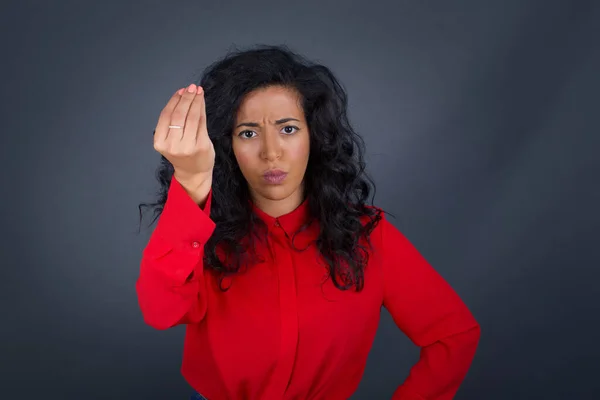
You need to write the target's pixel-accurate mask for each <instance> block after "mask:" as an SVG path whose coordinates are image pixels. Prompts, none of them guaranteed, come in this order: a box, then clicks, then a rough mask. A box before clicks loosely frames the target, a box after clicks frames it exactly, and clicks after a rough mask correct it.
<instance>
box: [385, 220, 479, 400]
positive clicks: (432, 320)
mask: <svg viewBox="0 0 600 400" xmlns="http://www.w3.org/2000/svg"><path fill="white" fill-rule="evenodd" d="M383 223H384V227H383V237H384V254H385V260H384V304H383V305H384V306H385V307H386V309H387V310H388V311H389V312H390V314H391V316H392V317H393V319H394V322H395V323H396V325H397V326H398V327H399V328H400V329H401V330H402V331H403V332H404V333H405V334H406V335H407V336H408V337H409V339H410V340H411V341H412V342H413V343H414V344H415V345H417V346H419V347H420V348H421V352H420V358H419V361H418V362H417V363H416V364H415V365H414V366H413V367H412V368H411V370H410V374H409V376H408V377H407V379H406V380H405V381H404V383H403V384H402V385H400V386H399V387H398V389H397V390H396V391H395V393H394V396H393V399H394V400H425V399H427V400H450V399H452V398H454V395H455V394H456V392H457V391H458V388H459V386H460V384H461V383H462V381H463V379H464V378H465V376H466V374H467V371H468V370H469V367H470V365H471V362H472V360H473V357H474V355H475V351H476V349H477V345H478V342H479V336H480V327H479V324H478V323H477V321H476V320H475V318H474V317H473V315H472V314H471V312H470V311H469V309H468V308H467V306H466V305H465V304H464V303H463V301H462V300H461V299H460V297H459V296H458V294H457V293H456V292H455V291H454V290H453V289H452V288H451V287H450V285H449V284H448V283H447V282H446V281H445V280H444V279H443V278H442V277H441V276H440V275H439V274H438V273H437V272H436V271H435V270H434V269H433V268H432V267H431V265H429V263H428V262H427V261H426V260H425V258H424V257H423V256H422V255H421V254H420V253H419V252H418V251H417V249H416V248H415V247H414V246H413V245H412V244H411V243H410V242H409V240H408V239H407V238H406V237H405V236H404V235H403V234H402V233H400V232H399V231H398V230H397V229H396V228H395V227H394V226H393V225H391V224H390V223H389V222H388V221H387V220H384V221H383Z"/></svg>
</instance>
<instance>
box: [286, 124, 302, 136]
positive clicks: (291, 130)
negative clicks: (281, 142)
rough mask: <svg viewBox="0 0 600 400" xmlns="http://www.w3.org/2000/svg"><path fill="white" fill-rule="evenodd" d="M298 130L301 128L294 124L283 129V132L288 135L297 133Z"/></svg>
mask: <svg viewBox="0 0 600 400" xmlns="http://www.w3.org/2000/svg"><path fill="white" fill-rule="evenodd" d="M298 130H299V128H298V127H297V126H293V125H288V126H286V127H284V128H283V129H282V131H283V133H285V134H286V135H291V134H292V133H296V131H298Z"/></svg>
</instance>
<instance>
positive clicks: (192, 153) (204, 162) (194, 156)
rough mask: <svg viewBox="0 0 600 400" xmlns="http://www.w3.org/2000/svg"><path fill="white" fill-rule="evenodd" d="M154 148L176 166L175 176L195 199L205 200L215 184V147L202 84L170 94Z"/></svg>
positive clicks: (162, 114)
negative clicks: (210, 136)
mask: <svg viewBox="0 0 600 400" xmlns="http://www.w3.org/2000/svg"><path fill="white" fill-rule="evenodd" d="M180 93H181V94H180ZM169 125H179V126H181V127H182V128H181V129H178V128H169ZM154 149H155V150H156V151H158V152H159V153H160V154H162V155H163V156H164V157H165V158H166V159H167V160H169V162H170V163H171V164H172V165H173V168H174V169H175V172H174V176H175V178H176V179H177V181H178V182H179V183H180V184H181V185H182V186H184V188H185V189H186V190H187V191H188V193H189V194H190V195H191V196H192V198H194V200H195V201H196V202H197V203H198V202H202V200H203V199H205V197H206V196H207V195H208V191H209V190H210V186H211V184H212V172H213V167H214V165H215V149H214V146H213V144H212V142H211V141H210V138H209V137H208V130H207V128H206V109H205V104H204V91H203V89H202V88H201V87H196V85H194V84H191V85H190V86H188V87H187V88H185V89H180V90H178V91H177V92H176V93H175V94H174V95H173V97H171V99H170V100H169V102H168V103H167V105H166V106H165V108H164V109H163V110H162V111H161V113H160V117H159V120H158V124H157V125H156V130H155V132H154ZM204 192H206V193H204Z"/></svg>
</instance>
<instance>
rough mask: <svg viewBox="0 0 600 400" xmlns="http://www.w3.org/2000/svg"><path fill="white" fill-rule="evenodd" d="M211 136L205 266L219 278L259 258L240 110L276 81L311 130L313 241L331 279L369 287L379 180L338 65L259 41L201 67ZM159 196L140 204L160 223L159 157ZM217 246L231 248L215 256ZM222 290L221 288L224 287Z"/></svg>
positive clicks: (166, 168)
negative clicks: (242, 160) (242, 159)
mask: <svg viewBox="0 0 600 400" xmlns="http://www.w3.org/2000/svg"><path fill="white" fill-rule="evenodd" d="M197 84H199V85H200V86H202V87H203V88H204V92H205V105H206V118H207V128H208V132H209V137H210V139H211V140H212V142H213V144H214V148H215V153H216V157H215V166H214V170H213V183H212V191H213V193H212V196H213V197H212V203H211V211H210V217H211V219H212V220H213V221H214V222H215V223H216V228H215V230H214V232H213V234H212V236H211V237H210V239H209V240H208V242H207V243H206V244H205V247H204V263H205V268H211V269H213V270H215V271H218V272H220V273H221V274H220V276H221V280H220V282H221V283H222V279H223V278H224V277H225V276H227V275H232V274H235V273H237V272H239V270H240V268H242V267H247V266H249V265H252V263H254V262H256V261H257V260H258V258H257V255H256V252H255V249H254V247H255V246H254V244H255V240H262V239H263V238H264V235H263V233H264V232H265V230H264V229H263V228H265V226H264V223H263V222H262V221H261V219H260V218H259V217H258V216H257V215H256V214H254V213H253V211H252V205H251V203H250V201H249V200H250V191H249V188H248V185H247V182H246V180H245V178H244V176H243V175H242V172H241V170H240V168H239V166H238V164H237V161H236V158H235V155H234V153H233V150H232V130H233V125H234V121H235V116H236V113H237V110H238V107H239V106H240V103H241V101H242V100H243V98H244V96H245V95H247V94H248V93H250V92H252V91H253V90H255V89H258V88H264V87H267V86H272V85H278V86H284V87H288V88H292V89H295V90H296V91H297V92H298V93H299V94H300V97H301V103H302V108H303V110H304V114H305V118H306V121H307V123H308V127H309V131H310V153H309V160H308V166H307V169H306V173H305V177H304V185H305V193H306V195H307V197H308V208H309V213H310V216H311V218H310V220H309V221H308V222H307V223H306V224H305V225H304V226H303V227H302V228H301V229H300V230H299V231H302V230H303V229H306V228H307V227H308V225H310V224H311V223H312V222H315V221H316V222H317V223H318V227H319V234H318V237H317V238H316V240H315V241H314V244H315V245H316V246H317V249H318V251H319V253H320V255H321V256H322V259H323V260H324V261H325V263H326V265H327V268H328V272H329V277H330V278H331V279H332V282H333V284H334V285H335V286H336V287H337V288H338V289H340V290H347V289H349V288H351V287H355V289H356V290H357V291H360V290H361V289H362V287H363V285H364V268H365V266H366V265H367V263H368V259H369V248H370V247H371V242H370V240H369V236H370V234H371V232H372V231H373V229H374V228H375V226H376V225H377V224H378V222H379V221H380V220H381V218H382V211H381V209H379V208H376V207H372V206H369V205H367V204H366V202H367V201H368V199H369V198H371V204H372V201H373V198H374V195H375V184H374V182H373V180H372V179H371V178H370V177H369V176H368V175H367V173H366V171H365V161H364V141H363V140H362V138H361V137H360V136H359V135H358V134H357V133H356V132H355V131H354V129H353V128H352V126H351V125H350V122H349V120H348V116H347V105H348V101H347V95H346V92H345V90H344V88H343V87H342V86H341V84H340V83H339V82H338V80H337V79H336V78H335V76H334V74H333V73H332V71H331V70H330V69H329V68H327V67H325V66H323V65H320V64H317V63H314V62H311V61H309V60H307V59H306V58H304V57H302V56H300V55H298V54H296V53H295V52H293V51H292V50H290V49H289V48H288V47H287V46H265V45H263V46H255V47H253V48H251V49H247V50H234V51H231V52H230V53H228V54H227V55H226V56H225V57H224V58H222V59H220V60H218V61H216V62H215V63H213V64H211V65H209V66H208V67H207V68H206V69H205V70H204V72H203V74H202V78H201V80H200V82H198V83H197ZM156 175H157V179H158V181H159V183H160V189H159V192H158V199H157V200H156V202H154V203H141V204H139V206H138V209H139V213H140V223H141V220H142V214H143V211H142V210H143V208H150V209H153V210H154V219H153V220H152V221H151V224H152V223H154V221H156V219H157V218H158V217H159V215H160V214H161V212H162V209H163V207H164V204H165V202H166V199H167V193H168V189H169V185H170V182H171V179H172V176H173V166H172V165H171V163H170V162H169V161H168V160H167V159H166V158H165V157H162V158H161V162H160V165H159V167H158V169H157V172H156ZM217 247H220V249H222V250H223V252H224V254H226V258H225V260H221V259H220V258H219V257H218V255H217ZM221 289H222V290H226V289H223V287H221Z"/></svg>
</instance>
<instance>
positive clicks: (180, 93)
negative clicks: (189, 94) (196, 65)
mask: <svg viewBox="0 0 600 400" xmlns="http://www.w3.org/2000/svg"><path fill="white" fill-rule="evenodd" d="M184 90H185V88H181V89H179V90H178V91H177V93H178V94H179V95H180V96H181V95H182V94H183V91H184Z"/></svg>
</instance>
